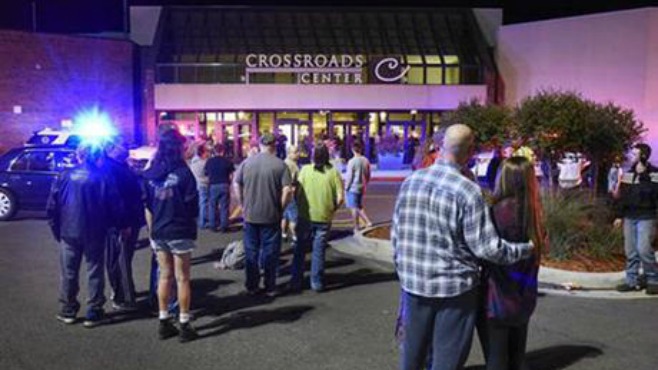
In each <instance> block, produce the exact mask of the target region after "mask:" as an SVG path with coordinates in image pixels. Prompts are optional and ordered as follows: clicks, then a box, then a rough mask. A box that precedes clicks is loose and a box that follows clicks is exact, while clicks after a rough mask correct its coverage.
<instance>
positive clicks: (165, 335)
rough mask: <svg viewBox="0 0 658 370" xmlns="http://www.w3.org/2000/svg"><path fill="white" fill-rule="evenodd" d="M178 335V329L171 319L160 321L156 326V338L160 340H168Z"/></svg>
mask: <svg viewBox="0 0 658 370" xmlns="http://www.w3.org/2000/svg"><path fill="white" fill-rule="evenodd" d="M177 335H178V329H176V326H175V325H174V323H173V320H172V319H171V318H168V319H164V320H160V324H159V326H158V337H159V338H160V340H165V339H169V338H172V337H175V336H177Z"/></svg>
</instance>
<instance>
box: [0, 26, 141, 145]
mask: <svg viewBox="0 0 658 370" xmlns="http://www.w3.org/2000/svg"><path fill="white" fill-rule="evenodd" d="M133 47H134V45H133V44H132V43H131V42H130V41H124V40H110V39H101V38H92V37H81V36H64V35H52V34H35V33H28V32H19V31H0V151H2V150H3V149H5V150H6V149H8V148H10V147H13V146H17V145H21V144H22V143H23V142H24V141H25V140H26V139H27V138H28V137H29V136H30V135H31V134H32V132H34V131H38V130H41V129H43V128H45V127H50V128H53V129H55V128H59V127H60V122H61V121H62V120H63V119H73V117H74V116H75V114H76V112H79V111H80V110H83V109H86V108H89V107H92V106H98V107H99V108H100V109H101V110H103V111H106V112H107V113H108V114H109V115H110V117H111V118H112V119H113V121H114V123H115V125H116V126H117V128H118V129H119V131H120V132H121V133H122V134H123V135H125V136H126V137H127V138H128V140H130V141H133V140H134V137H135V127H136V125H135V115H134V109H135V108H134V97H133V94H134V90H133ZM15 106H20V107H21V108H22V113H20V114H16V113H14V107H15Z"/></svg>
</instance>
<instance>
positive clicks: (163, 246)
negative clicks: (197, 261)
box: [151, 239, 196, 254]
mask: <svg viewBox="0 0 658 370" xmlns="http://www.w3.org/2000/svg"><path fill="white" fill-rule="evenodd" d="M195 247H196V245H195V244H194V240H192V239H177V240H153V239H151V248H152V249H153V251H154V252H167V253H171V254H185V253H192V250H193V249H194V248H195Z"/></svg>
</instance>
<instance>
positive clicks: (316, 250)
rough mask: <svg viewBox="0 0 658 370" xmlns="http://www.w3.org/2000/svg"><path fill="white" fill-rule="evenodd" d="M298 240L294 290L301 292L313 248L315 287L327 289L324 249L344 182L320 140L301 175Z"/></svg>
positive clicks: (313, 283) (319, 290)
mask: <svg viewBox="0 0 658 370" xmlns="http://www.w3.org/2000/svg"><path fill="white" fill-rule="evenodd" d="M297 182H298V186H299V187H298V191H297V205H298V207H299V214H298V217H299V219H298V223H297V244H296V245H295V246H294V257H293V264H292V272H291V278H290V290H291V291H292V292H299V291H301V289H302V280H303V277H304V259H305V255H306V251H307V250H309V249H312V258H311V289H313V290H314V291H316V292H321V291H323V290H324V288H325V286H324V253H325V249H326V247H327V242H328V238H329V232H330V230H331V220H332V219H333V217H334V213H335V212H336V210H337V209H338V208H339V207H340V206H341V205H342V203H343V182H342V179H341V177H340V173H338V171H337V170H336V168H335V167H334V166H332V165H331V164H330V155H329V148H327V146H326V145H325V144H324V143H322V142H318V143H317V144H316V145H315V149H314V151H313V163H312V164H309V165H306V166H304V167H303V168H302V169H301V171H300V172H299V175H298V177H297Z"/></svg>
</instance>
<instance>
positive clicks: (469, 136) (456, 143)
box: [443, 124, 475, 162]
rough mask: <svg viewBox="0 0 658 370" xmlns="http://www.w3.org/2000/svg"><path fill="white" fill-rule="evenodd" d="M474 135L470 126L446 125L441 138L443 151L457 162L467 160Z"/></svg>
mask: <svg viewBox="0 0 658 370" xmlns="http://www.w3.org/2000/svg"><path fill="white" fill-rule="evenodd" d="M474 140H475V135H474V134H473V130H471V128H470V127H468V126H466V125H463V124H456V125H452V126H450V127H448V129H447V130H446V133H445V137H444V139H443V151H444V153H445V155H446V156H451V157H452V158H453V159H454V160H455V161H457V162H466V161H468V159H469V157H470V155H471V149H472V148H473V142H474Z"/></svg>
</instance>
